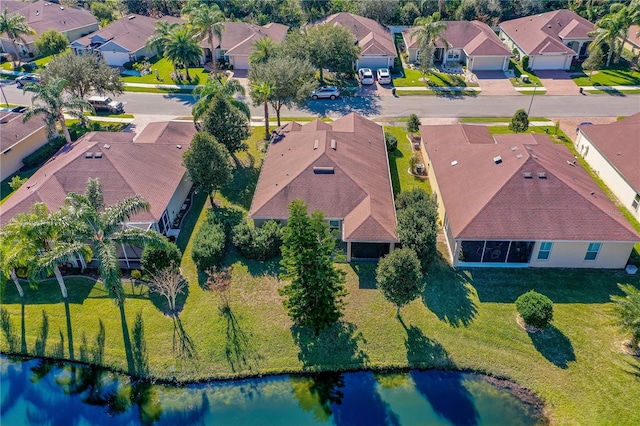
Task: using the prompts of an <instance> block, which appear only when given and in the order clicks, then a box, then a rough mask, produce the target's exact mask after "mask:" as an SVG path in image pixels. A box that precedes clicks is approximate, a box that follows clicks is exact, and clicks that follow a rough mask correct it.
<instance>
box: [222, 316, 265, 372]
mask: <svg viewBox="0 0 640 426" xmlns="http://www.w3.org/2000/svg"><path fill="white" fill-rule="evenodd" d="M220 315H222V317H223V318H224V319H225V320H226V322H227V329H226V340H225V348H224V353H225V357H226V359H227V362H228V363H229V366H230V367H231V371H233V372H236V371H239V370H244V369H249V370H251V369H252V367H253V366H255V365H256V364H257V361H259V359H260V357H259V356H258V355H257V354H255V353H254V350H253V348H252V347H251V340H250V337H251V336H250V335H247V333H246V332H245V331H244V330H243V329H242V326H241V325H240V322H239V321H238V318H237V317H236V315H235V314H234V313H233V310H232V309H231V306H229V305H228V304H225V305H224V306H222V307H220Z"/></svg>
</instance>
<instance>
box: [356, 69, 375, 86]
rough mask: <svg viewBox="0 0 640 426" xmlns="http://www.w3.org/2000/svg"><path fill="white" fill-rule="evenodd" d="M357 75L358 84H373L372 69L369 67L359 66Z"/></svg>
mask: <svg viewBox="0 0 640 426" xmlns="http://www.w3.org/2000/svg"><path fill="white" fill-rule="evenodd" d="M358 77H360V84H363V85H365V84H373V83H375V80H374V78H373V71H371V68H360V69H359V70H358Z"/></svg>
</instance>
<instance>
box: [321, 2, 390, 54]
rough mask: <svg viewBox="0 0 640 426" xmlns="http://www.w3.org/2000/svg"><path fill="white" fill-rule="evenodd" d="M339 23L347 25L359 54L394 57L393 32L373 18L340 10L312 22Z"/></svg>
mask: <svg viewBox="0 0 640 426" xmlns="http://www.w3.org/2000/svg"><path fill="white" fill-rule="evenodd" d="M327 23H330V24H334V25H335V24H339V25H343V26H345V27H347V28H348V29H349V31H351V32H352V33H353V35H354V36H355V38H356V41H357V42H358V45H360V48H361V49H362V51H361V55H386V56H390V57H393V58H395V57H396V56H397V54H396V46H395V43H394V41H393V34H391V31H389V29H388V28H387V27H385V26H384V25H381V24H379V23H378V22H376V21H374V20H373V19H369V18H365V17H363V16H358V15H354V14H353V13H348V12H340V13H335V14H333V15H330V16H327V17H326V18H323V19H320V20H319V21H316V22H314V25H321V24H327Z"/></svg>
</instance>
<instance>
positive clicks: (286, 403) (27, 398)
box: [0, 324, 539, 426]
mask: <svg viewBox="0 0 640 426" xmlns="http://www.w3.org/2000/svg"><path fill="white" fill-rule="evenodd" d="M137 327H139V329H143V325H142V324H140V325H138V326H137ZM138 332H139V330H138V331H136V327H135V326H134V332H133V333H132V334H133V336H132V337H134V339H133V342H132V343H134V346H137V345H138V344H139V343H136V342H135V341H136V339H137V337H136V333H138ZM98 339H99V336H98ZM141 355H142V354H141ZM144 358H145V357H144V355H142V359H144ZM143 363H144V362H143ZM0 379H1V380H2V386H1V388H0V394H1V395H0V396H1V399H0V415H1V416H2V423H3V424H20V425H23V424H24V425H43V424H47V425H65V426H67V425H103V424H104V425H112V424H118V425H152V424H153V425H192V424H194V425H211V424H223V425H226V424H233V425H250V424H286V425H288V424H291V425H301V424H304V425H314V424H324V425H332V424H335V425H351V424H366V425H401V424H433V423H437V424H456V425H482V424H495V422H496V421H498V422H507V421H508V423H509V424H521V425H534V424H536V423H537V422H538V420H539V417H538V413H537V411H536V409H534V408H533V407H531V406H529V405H526V404H524V403H523V402H522V401H520V400H518V399H517V398H515V397H514V396H513V395H511V394H509V393H508V392H506V391H504V390H501V389H498V388H496V387H495V386H493V385H491V384H489V383H488V382H487V381H485V380H483V379H482V378H481V377H479V376H476V375H472V374H467V373H458V372H442V371H426V372H421V371H411V372H409V373H392V374H380V373H378V374H373V373H370V372H358V373H320V374H313V375H309V376H274V377H266V378H260V379H246V380H236V381H225V382H212V383H208V384H201V385H189V386H184V387H181V388H178V387H169V386H162V385H157V384H153V383H150V382H148V381H140V380H133V379H130V378H129V377H127V376H121V375H118V374H114V373H111V372H108V371H105V370H101V369H99V368H97V367H92V366H85V365H77V364H62V363H55V362H51V361H44V360H30V361H20V360H14V359H9V358H6V357H1V358H0Z"/></svg>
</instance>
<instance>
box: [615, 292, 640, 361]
mask: <svg viewBox="0 0 640 426" xmlns="http://www.w3.org/2000/svg"><path fill="white" fill-rule="evenodd" d="M618 287H620V290H622V291H623V292H624V294H625V295H624V296H618V295H614V296H611V301H612V302H613V312H614V313H615V314H616V316H617V317H618V318H617V321H616V322H617V324H618V325H619V326H621V327H622V328H623V329H624V330H625V331H627V332H629V333H631V348H632V349H633V350H635V351H640V349H638V344H640V290H638V289H637V288H636V287H634V286H632V285H631V284H618Z"/></svg>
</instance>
